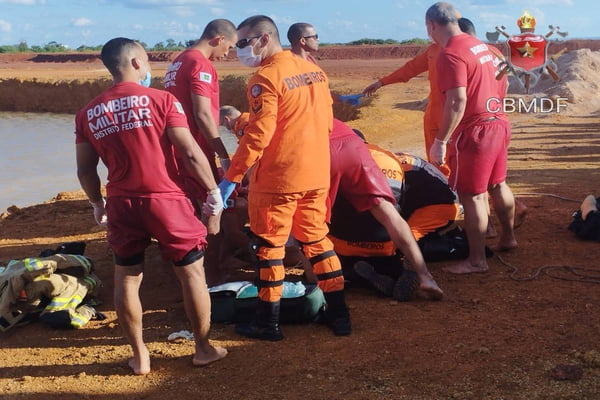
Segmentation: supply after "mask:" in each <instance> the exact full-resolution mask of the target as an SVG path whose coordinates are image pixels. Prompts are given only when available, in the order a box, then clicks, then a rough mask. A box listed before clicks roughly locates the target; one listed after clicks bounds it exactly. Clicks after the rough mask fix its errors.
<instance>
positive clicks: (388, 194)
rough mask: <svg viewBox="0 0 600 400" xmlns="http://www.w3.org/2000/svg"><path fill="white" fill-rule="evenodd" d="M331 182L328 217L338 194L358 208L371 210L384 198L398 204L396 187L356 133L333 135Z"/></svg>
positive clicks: (331, 143) (359, 210)
mask: <svg viewBox="0 0 600 400" xmlns="http://www.w3.org/2000/svg"><path fill="white" fill-rule="evenodd" d="M329 146H330V150H331V185H330V187H329V197H328V199H327V206H328V218H327V220H328V221H329V220H330V214H331V207H332V206H333V204H334V203H335V198H336V197H337V196H343V197H344V198H345V199H346V200H348V202H350V204H352V207H354V209H355V210H356V211H358V212H363V211H368V210H370V209H371V208H373V207H375V206H376V205H377V204H379V203H381V202H382V201H383V199H385V200H388V201H390V202H391V203H393V204H395V203H396V200H395V198H394V194H393V193H392V189H390V185H389V183H388V181H387V179H386V177H385V175H384V174H383V173H382V172H381V168H380V167H379V166H378V165H377V163H376V162H375V160H374V159H373V157H372V156H371V153H370V151H369V148H368V147H367V146H365V143H364V142H363V141H362V139H361V138H359V137H358V136H356V135H352V136H344V137H340V138H335V139H331V140H330V142H329Z"/></svg>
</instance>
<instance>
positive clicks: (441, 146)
mask: <svg viewBox="0 0 600 400" xmlns="http://www.w3.org/2000/svg"><path fill="white" fill-rule="evenodd" d="M446 143H447V142H446V141H445V140H440V139H438V138H435V140H434V141H433V144H432V145H431V148H430V149H429V162H431V163H432V164H433V165H444V159H445V158H446Z"/></svg>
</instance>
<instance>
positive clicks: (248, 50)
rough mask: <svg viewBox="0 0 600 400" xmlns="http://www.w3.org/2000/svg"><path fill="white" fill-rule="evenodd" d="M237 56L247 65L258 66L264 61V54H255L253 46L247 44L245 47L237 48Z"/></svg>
mask: <svg viewBox="0 0 600 400" xmlns="http://www.w3.org/2000/svg"><path fill="white" fill-rule="evenodd" d="M237 56H238V58H239V59H240V62H241V63H242V64H244V65H245V66H247V67H251V68H254V67H258V66H259V65H260V63H261V62H262V54H254V47H253V46H246V47H244V48H243V49H240V48H238V49H237Z"/></svg>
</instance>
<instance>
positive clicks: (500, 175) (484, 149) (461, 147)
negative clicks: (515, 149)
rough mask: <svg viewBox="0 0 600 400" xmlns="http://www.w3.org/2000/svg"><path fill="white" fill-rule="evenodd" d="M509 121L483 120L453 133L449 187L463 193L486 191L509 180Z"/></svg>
mask: <svg viewBox="0 0 600 400" xmlns="http://www.w3.org/2000/svg"><path fill="white" fill-rule="evenodd" d="M509 143H510V122H508V121H504V120H501V119H493V120H489V121H484V122H482V123H480V124H477V125H474V126H471V127H468V128H466V129H463V130H462V131H460V132H457V133H456V134H454V135H453V136H452V140H451V141H450V143H449V144H448V164H449V166H450V178H449V179H448V184H449V185H450V187H451V188H452V189H453V190H455V191H457V192H460V193H469V194H480V193H485V192H486V191H487V190H488V187H489V186H490V185H495V184H498V183H501V182H504V181H505V180H506V163H507V157H508V145H509Z"/></svg>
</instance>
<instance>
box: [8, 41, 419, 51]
mask: <svg viewBox="0 0 600 400" xmlns="http://www.w3.org/2000/svg"><path fill="white" fill-rule="evenodd" d="M194 42H195V40H185V41H179V42H176V41H175V40H173V39H167V40H166V41H165V42H158V43H156V44H155V45H154V46H148V45H147V44H146V43H144V42H142V41H140V43H141V45H142V46H144V48H145V49H146V50H147V51H181V50H183V49H185V48H187V47H189V46H191V45H192V44H194ZM429 43H430V41H429V40H427V39H419V38H413V39H409V40H402V41H397V40H394V39H369V38H363V39H359V40H354V41H352V42H348V43H320V45H321V46H329V45H394V44H397V45H407V44H415V45H421V44H429ZM101 49H102V45H101V44H99V45H97V46H88V45H81V46H79V47H77V48H76V49H71V48H70V47H69V46H66V45H64V44H62V43H58V42H56V41H51V42H48V43H46V44H44V45H41V46H38V45H34V46H29V45H28V44H27V42H25V41H21V42H20V43H18V44H15V45H0V53H65V52H71V51H78V52H99V51H100V50H101Z"/></svg>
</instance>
